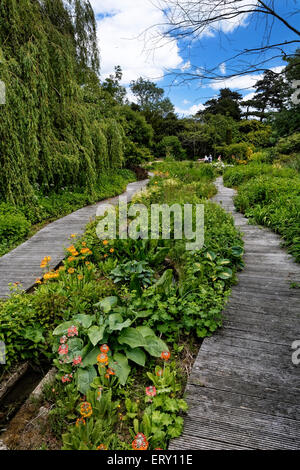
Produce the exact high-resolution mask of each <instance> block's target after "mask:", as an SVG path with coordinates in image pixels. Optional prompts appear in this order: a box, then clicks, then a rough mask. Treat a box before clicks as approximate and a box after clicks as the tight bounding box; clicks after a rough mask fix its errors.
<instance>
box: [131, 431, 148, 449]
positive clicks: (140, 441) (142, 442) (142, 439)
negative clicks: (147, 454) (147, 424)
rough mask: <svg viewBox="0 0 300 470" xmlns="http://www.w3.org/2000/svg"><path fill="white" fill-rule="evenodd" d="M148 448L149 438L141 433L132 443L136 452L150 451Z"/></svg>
mask: <svg viewBox="0 0 300 470" xmlns="http://www.w3.org/2000/svg"><path fill="white" fill-rule="evenodd" d="M148 446H149V443H148V441H147V438H146V436H145V435H144V434H143V433H141V432H139V433H138V434H137V435H136V436H135V438H134V440H133V441H132V448H133V449H134V450H147V449H148Z"/></svg>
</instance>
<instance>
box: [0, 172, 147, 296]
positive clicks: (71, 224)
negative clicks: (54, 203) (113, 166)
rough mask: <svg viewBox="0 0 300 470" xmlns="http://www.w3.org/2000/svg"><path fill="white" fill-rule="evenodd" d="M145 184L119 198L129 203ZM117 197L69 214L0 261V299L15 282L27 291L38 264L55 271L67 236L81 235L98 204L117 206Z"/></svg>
mask: <svg viewBox="0 0 300 470" xmlns="http://www.w3.org/2000/svg"><path fill="white" fill-rule="evenodd" d="M150 176H151V175H150ZM148 181H149V180H143V181H137V182H134V183H130V184H128V186H127V189H126V191H125V192H124V193H123V194H122V196H126V197H127V200H128V201H130V200H131V198H132V196H133V195H134V194H135V193H136V192H138V191H140V190H141V189H142V188H144V187H145V186H146V185H147V183H148ZM118 200H119V196H116V197H114V198H110V199H105V200H104V201H101V202H99V203H97V204H93V205H90V206H87V207H83V208H82V209H79V210H77V211H76V212H73V213H72V214H69V215H67V216H65V217H63V218H61V219H58V220H56V221H55V222H52V223H50V224H48V225H47V226H46V227H44V228H43V229H42V230H40V231H39V232H38V233H36V234H35V235H34V236H33V237H31V238H30V239H29V240H27V241H26V242H24V243H22V244H21V245H19V246H18V247H17V248H15V249H14V250H12V251H10V252H9V253H7V254H6V255H4V256H2V257H1V258H0V298H1V297H2V298H3V297H7V296H8V295H9V294H10V290H9V286H8V284H9V283H15V282H19V283H20V284H21V285H22V286H23V289H25V290H28V289H30V288H31V287H32V286H33V285H34V284H35V281H36V278H38V277H40V276H41V274H42V270H41V268H40V264H41V260H42V259H43V258H44V257H45V256H51V263H50V267H51V268H55V267H56V266H57V265H58V264H59V263H60V262H61V261H62V260H63V259H64V257H65V252H64V248H66V247H67V246H69V245H70V244H71V242H70V235H71V234H75V233H76V234H78V235H80V234H82V233H83V232H84V229H85V226H86V224H87V223H88V222H89V221H90V220H91V219H93V218H94V217H95V215H96V211H97V208H98V207H99V205H101V204H107V203H110V204H114V205H116V204H117V203H118Z"/></svg>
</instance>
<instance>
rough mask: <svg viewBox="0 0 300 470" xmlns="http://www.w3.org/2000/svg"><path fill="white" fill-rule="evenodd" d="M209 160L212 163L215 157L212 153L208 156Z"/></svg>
mask: <svg viewBox="0 0 300 470" xmlns="http://www.w3.org/2000/svg"><path fill="white" fill-rule="evenodd" d="M208 161H209V163H212V161H213V157H212V155H211V154H210V155H209V157H208Z"/></svg>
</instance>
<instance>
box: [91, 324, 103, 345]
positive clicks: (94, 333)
mask: <svg viewBox="0 0 300 470" xmlns="http://www.w3.org/2000/svg"><path fill="white" fill-rule="evenodd" d="M104 331H105V325H102V326H96V325H94V326H91V327H90V328H89V329H88V337H89V339H90V341H91V343H92V345H93V346H96V344H98V343H99V342H100V341H101V340H102V338H103V336H104Z"/></svg>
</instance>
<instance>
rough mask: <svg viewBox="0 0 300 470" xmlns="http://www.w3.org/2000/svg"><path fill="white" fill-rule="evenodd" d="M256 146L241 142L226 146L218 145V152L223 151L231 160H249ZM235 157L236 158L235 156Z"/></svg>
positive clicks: (223, 154) (227, 158)
mask: <svg viewBox="0 0 300 470" xmlns="http://www.w3.org/2000/svg"><path fill="white" fill-rule="evenodd" d="M253 149H254V146H253V145H252V144H250V143H246V142H240V143H237V144H231V145H227V146H224V147H217V152H218V153H221V154H222V156H223V157H224V158H225V159H226V160H227V161H229V162H231V163H232V162H233V163H234V160H235V159H237V160H243V161H247V160H248V159H249V158H251V155H252V153H253ZM233 157H234V158H233Z"/></svg>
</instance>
